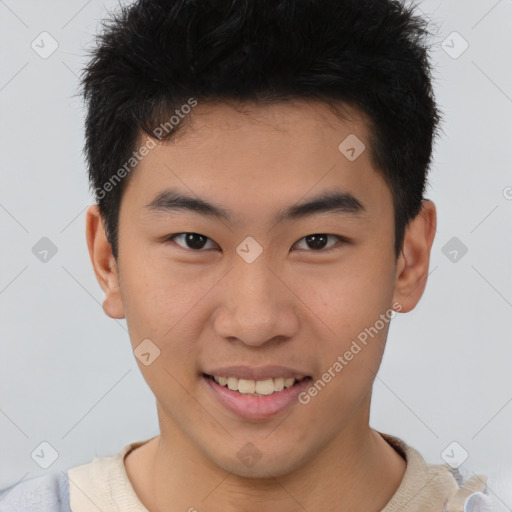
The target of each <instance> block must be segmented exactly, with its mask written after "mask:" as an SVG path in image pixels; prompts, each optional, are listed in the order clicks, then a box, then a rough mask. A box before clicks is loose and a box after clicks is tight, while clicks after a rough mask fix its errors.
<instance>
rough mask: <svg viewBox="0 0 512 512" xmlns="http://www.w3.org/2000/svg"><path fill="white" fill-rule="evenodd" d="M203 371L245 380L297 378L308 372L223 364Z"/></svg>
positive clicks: (282, 367) (283, 368)
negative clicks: (220, 366)
mask: <svg viewBox="0 0 512 512" xmlns="http://www.w3.org/2000/svg"><path fill="white" fill-rule="evenodd" d="M204 373H206V374H207V375H212V376H217V377H237V378H238V379H246V380H266V379H273V378H276V377H284V378H285V379H287V378H294V379H297V380H300V379H302V378H303V377H307V376H308V374H307V373H305V372H302V371H300V370H296V369H293V368H289V367H286V366H276V365H273V366H261V367H258V368H256V367H249V366H238V365H237V366H223V367H222V368H212V369H210V370H206V371H205V372H204Z"/></svg>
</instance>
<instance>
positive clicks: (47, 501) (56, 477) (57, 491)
mask: <svg viewBox="0 0 512 512" xmlns="http://www.w3.org/2000/svg"><path fill="white" fill-rule="evenodd" d="M0 512H71V508H70V506H69V480H68V475H67V473H65V472H64V471H60V472H59V473H51V474H48V475H43V476H38V477H35V478H31V479H29V480H25V481H24V482H21V483H19V484H15V485H11V486H10V487H7V488H5V489H2V490H0Z"/></svg>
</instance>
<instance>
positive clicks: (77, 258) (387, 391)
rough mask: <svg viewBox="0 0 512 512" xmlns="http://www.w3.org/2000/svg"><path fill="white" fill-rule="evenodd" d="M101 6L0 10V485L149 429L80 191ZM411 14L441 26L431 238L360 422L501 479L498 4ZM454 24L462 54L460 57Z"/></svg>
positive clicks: (506, 214)
mask: <svg viewBox="0 0 512 512" xmlns="http://www.w3.org/2000/svg"><path fill="white" fill-rule="evenodd" d="M115 5H116V2H113V1H109V2H106V3H102V2H101V1H99V0H90V1H89V2H84V1H82V0H80V1H76V0H73V1H69V0H68V1H64V0H62V1H56V0H53V1H40V0H30V1H29V0H18V1H15V0H1V1H0V56H1V65H0V112H1V113H0V119H1V121H0V144H1V148H0V149H1V152H0V176H1V188H0V226H1V233H2V246H1V255H2V256H1V266H0V337H1V356H0V488H2V487H5V486H8V485H11V484H13V483H15V482H18V481H19V480H21V479H28V478H32V477H34V476H37V475H39V474H43V473H44V472H45V471H46V472H50V471H58V470H65V469H67V468H69V467H72V466H74V465H78V464H82V463H85V462H89V461H90V460H91V459H92V457H93V456H95V455H98V456H102V455H112V454H114V453H116V452H117V451H118V450H119V449H120V448H121V447H122V446H123V445H124V444H126V443H128V442H131V441H135V440H139V439H145V438H148V437H151V436H153V435H156V434H157V433H158V425H157V416H156V411H155V403H154V398H153V395H152V394H151V392H150V390H149V388H148V387H147V385H146V383H145V381H144V380H143V379H142V376H141V374H140V372H139V369H138V367H137V364H136V360H135V357H134V355H133V353H132V351H131V347H130V343H129V339H128V333H127V330H126V323H125V321H124V320H123V321H114V320H112V319H109V318H108V317H107V316H106V315H105V314H104V313H103V310H102V308H101V302H102V299H103V294H102V292H101V289H100V287H99V285H98V284H97V282H96V279H95V277H94V274H93V271H92V267H91V264H90V260H89V255H88V252H87V246H86V242H85V231H84V228H85V209H86V207H87V206H88V205H89V204H91V203H92V202H93V198H92V196H91V195H90V194H89V191H88V183H87V177H86V171H85V166H84V160H83V156H82V153H81V151H82V145H83V109H82V103H81V100H80V98H78V97H77V96H76V93H77V73H78V71H79V69H80V68H81V66H82V65H83V64H84V62H85V59H86V57H85V53H84V48H85V47H86V46H87V45H89V44H90V42H91V40H92V37H93V35H94V33H95V32H96V30H97V22H98V20H99V19H100V18H102V17H103V16H104V14H105V12H106V9H107V8H112V7H113V6H115ZM420 11H422V12H424V13H426V14H427V15H428V16H429V17H431V19H432V20H433V22H434V23H435V24H436V25H437V26H438V27H439V31H438V32H437V35H436V37H435V42H436V44H435V48H434V52H433V54H432V57H433V62H434V65H435V66H436V82H435V90H436V97H437V100H438V103H439V106H440V108H441V109H442V110H443V112H444V116H445V121H444V124H443V129H444V134H442V136H441V138H440V139H438V141H437V145H436V151H435V154H434V158H435V161H434V165H433V169H432V173H431V177H430V183H431V187H430V189H429V192H428V197H429V198H431V199H432V200H434V201H435V203H436V204H437V208H438V230H437V234H436V239H435V243H434V246H433V251H432V260H431V275H430V278H429V282H428V285H427V288H426V291H425V294H424V296H423V298H422V300H421V302H420V304H419V305H418V307H417V308H416V309H415V310H414V311H413V312H410V313H408V314H399V315H398V316H397V317H396V318H395V320H394V321H393V324H392V327H391V329H390V335H389V338H388V345H387V349H386V353H385V356H384V360H383V363H382V366H381V370H380V372H379V374H378V377H377V379H376V382H375V387H374V398H373V407H372V417H371V424H372V426H373V427H374V428H376V429H377V430H380V431H383V432H388V433H392V434H394V435H397V436H399V437H402V438H403V439H405V440H406V441H407V442H408V443H410V444H412V445H413V446H414V447H416V448H417V449H418V450H419V451H420V452H421V453H422V455H423V456H424V457H425V458H426V459H427V460H428V461H429V462H432V463H443V459H442V458H441V454H442V452H443V450H445V448H446V447H447V446H448V445H449V444H450V443H452V442H453V441H456V442H458V443H459V444H460V445H461V446H462V447H463V448H464V449H465V450H466V451H467V452H468V453H469V458H468V459H467V460H466V461H465V462H464V464H463V466H462V467H463V468H465V469H466V470H467V471H468V472H469V473H471V472H473V471H474V472H476V473H486V472H487V473H489V472H495V471H496V470H497V469H499V468H501V469H506V470H511V469H512V442H511V441H510V434H511V432H512V403H511V401H512V376H511V375H512V373H511V371H510V367H511V362H512V343H511V341H512V340H511V327H512V270H511V255H512V242H511V235H512V172H511V151H510V148H511V142H510V138H511V135H512V127H511V117H512V71H511V57H510V54H511V49H512V35H511V34H512V1H510V0H501V1H496V0H485V1H484V0H479V1H476V0H473V1H468V0H450V1H441V0H435V1H434V0H428V1H423V2H421V3H420ZM420 11H419V12H420ZM43 31H47V32H48V33H50V34H51V36H52V37H53V38H54V39H55V40H56V41H57V42H58V45H59V46H58V49H57V50H56V51H55V52H54V53H53V54H52V55H51V56H49V57H48V58H46V59H43V58H41V57H40V56H39V55H38V54H37V53H36V52H35V51H34V50H33V49H32V48H31V43H32V41H33V40H34V39H36V42H37V40H38V39H37V37H38V36H39V34H40V33H41V32H43ZM454 31H456V32H458V34H460V37H462V38H464V40H466V41H467V42H468V44H469V48H468V49H467V50H466V51H465V52H464V53H462V54H461V55H460V56H458V58H453V55H454V54H456V53H459V52H460V50H461V49H462V48H463V47H462V46H461V44H462V40H460V37H459V36H457V35H455V36H454V35H453V34H452V33H453V32H454ZM45 47H46V48H47V49H48V48H49V46H45ZM445 47H446V50H445V49H444V48H445ZM449 47H452V48H449ZM447 52H452V56H450V55H449V54H448V53H447ZM507 187H508V188H507ZM42 237H48V238H49V239H50V240H51V241H52V242H53V243H54V244H55V245H56V246H57V248H58V252H57V253H56V255H55V256H54V257H53V258H51V259H50V260H49V261H48V262H46V263H42V262H41V261H39V259H37V258H36V256H35V255H34V254H33V253H32V247H33V246H34V245H35V244H36V243H37V242H38V241H39V240H40V239H41V238H42ZM452 237H457V238H458V239H459V240H460V241H461V242H462V243H463V244H464V245H465V246H466V247H467V248H468V252H467V254H465V255H464V256H463V257H461V258H460V259H459V260H458V261H457V262H453V261H451V260H450V259H449V258H448V257H447V256H446V255H445V254H444V253H443V247H445V245H446V244H447V243H448V242H449V241H450V240H451V239H452ZM448 247H450V246H448ZM445 252H447V251H446V250H445ZM459 254H460V253H459ZM43 441H46V442H48V443H50V445H52V446H53V447H54V448H55V449H56V451H57V452H58V454H59V457H58V458H57V460H56V461H55V462H54V463H53V465H51V466H50V467H49V468H48V469H46V470H44V469H42V468H41V467H39V466H38V465H37V464H36V463H35V462H34V460H33V459H32V457H31V453H32V452H33V451H34V450H36V448H37V449H38V450H39V451H40V448H38V447H39V445H40V443H41V442H43ZM457 450H459V452H457ZM455 452H456V453H455V456H460V448H456V451H455ZM509 474H512V473H509ZM508 505H509V506H512V501H510V502H508Z"/></svg>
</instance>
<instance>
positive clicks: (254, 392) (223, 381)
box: [203, 373, 311, 397]
mask: <svg viewBox="0 0 512 512" xmlns="http://www.w3.org/2000/svg"><path fill="white" fill-rule="evenodd" d="M203 377H205V378H207V379H211V380H213V381H214V382H216V383H217V384H218V385H219V386H222V387H225V388H228V389H229V390H231V391H234V392H237V393H239V394H241V395H245V396H255V397H264V396H269V395H273V394H275V393H280V392H281V391H283V390H285V389H289V388H291V387H293V386H296V385H298V384H299V383H301V382H302V381H304V380H308V379H311V377H309V376H305V377H302V378H299V379H295V378H293V377H274V378H270V379H265V380H251V379H239V378H238V377H226V376H222V375H208V374H207V373H203Z"/></svg>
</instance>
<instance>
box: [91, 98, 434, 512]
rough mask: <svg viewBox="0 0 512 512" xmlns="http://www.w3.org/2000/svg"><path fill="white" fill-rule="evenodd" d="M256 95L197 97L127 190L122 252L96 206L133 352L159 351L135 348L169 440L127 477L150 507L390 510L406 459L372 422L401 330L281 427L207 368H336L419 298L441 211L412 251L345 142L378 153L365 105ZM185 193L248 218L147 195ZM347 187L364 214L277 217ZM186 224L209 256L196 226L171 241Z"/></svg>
mask: <svg viewBox="0 0 512 512" xmlns="http://www.w3.org/2000/svg"><path fill="white" fill-rule="evenodd" d="M242 106H243V107H244V108H243V109H242V108H238V109H234V108H233V107H232V106H230V105H227V104H213V103H210V104H201V103H199V105H198V106H197V107H195V109H194V110H193V112H192V114H190V118H189V119H188V120H187V121H188V122H190V124H188V126H187V127H186V129H185V130H184V131H183V132H180V133H179V136H178V137H176V139H175V140H173V141H172V142H169V143H166V144H164V143H159V144H158V145H157V146H156V147H155V148H154V149H152V150H151V151H150V152H149V154H148V155H147V156H145V157H144V158H143V160H142V161H141V162H140V163H139V164H138V166H137V168H136V169H135V170H134V171H133V174H132V175H131V176H130V180H129V182H128V183H127V187H126V189H125V191H124V193H123V198H122V201H121V208H120V220H119V259H118V262H117V263H116V261H115V260H114V258H113V256H112V253H111V248H110V245H109V244H108V242H107V240H106V238H105V232H104V228H103V222H102V219H101V217H100V215H99V212H98V208H97V206H96V205H93V206H91V207H89V209H88V210H87V221H86V229H87V243H88V247H89V253H90V257H91V261H92V264H93V267H94V271H95V274H96V277H97V279H98V282H99V284H100V286H101V288H102V289H103V291H104V293H105V299H104V303H103V308H104V311H105V313H106V314H107V315H108V316H110V317H112V318H123V317H125V318H126V321H127V325H128V329H129V333H130V339H131V344H132V348H133V349H135V348H136V347H137V346H138V345H139V344H140V343H141V341H142V340H144V339H146V338H149V339H151V340H152V342H153V343H154V344H155V345H156V346H158V348H159V349H160V351H161V354H160V357H158V358H157V359H155V360H154V362H152V363H151V364H150V365H149V366H145V365H143V364H142V363H141V362H140V361H139V360H138V359H137V362H138V364H139V368H140V370H141V372H142V374H143V376H144V379H145V380H146V382H147V383H148V385H149V387H150V388H151V390H152V391H153V393H154V395H155V397H156V403H157V410H158V417H159V425H160V435H159V436H157V437H155V438H153V439H151V440H150V441H149V442H147V443H146V444H144V445H142V446H141V447H139V448H137V449H136V450H134V451H132V452H131V453H130V454H129V455H128V456H127V457H126V458H125V467H126V470H127V474H128V477H129V479H130V481H131V483H132V485H133V487H134V490H135V492H136V493H137V495H138V496H139V498H140V500H141V501H142V503H143V504H144V505H145V506H146V508H148V510H150V511H151V512H159V511H164V510H165V511H183V510H190V509H191V507H194V509H196V510H199V511H200V512H201V511H208V512H220V511H224V512H226V511H227V512H230V511H235V510H236V511H240V510H243V511H245V512H251V511H260V510H266V511H269V512H273V511H277V510H279V512H292V511H296V510H303V509H305V510H334V511H342V510H343V511H344V512H350V511H354V512H355V511H356V510H357V511H360V510H366V511H368V512H371V511H375V512H377V511H380V510H381V509H382V508H384V506H385V505H386V504H387V503H388V501H389V500H390V499H391V497H392V496H393V494H394V493H395V492H396V490H397V488H398V487H399V485H400V483H401V480H402V478H403V475H404V472H405V468H406V463H405V461H404V459H403V458H402V457H401V456H400V455H399V454H398V453H397V452H396V451H395V450H394V449H393V448H392V447H391V446H390V445H389V444H388V443H387V442H386V441H385V440H384V439H383V438H382V436H380V434H378V433H377V432H376V431H375V430H373V429H372V428H371V427H370V426H369V413H370V401H371V391H372V385H373V382H374V379H375V374H376V373H377V371H378V368H379V366H380V363H381V359H382V355H383V351H384V347H385V343H386V337H387V333H388V327H389V323H386V324H385V327H384V328H382V329H381V330H380V331H379V332H378V335H376V336H374V337H373V338H370V341H369V342H368V344H367V345H366V346H365V347H364V348H363V349H362V350H361V351H360V352H359V353H358V354H357V356H355V357H354V358H353V359H352V360H351V361H350V362H349V364H347V365H346V366H345V367H344V368H343V370H342V371H341V372H339V374H337V375H336V377H335V378H333V379H332V380H331V382H329V383H328V385H326V386H325V388H324V389H322V390H321V391H320V392H319V393H318V394H317V395H316V396H315V397H313V398H311V400H310V402H309V403H308V404H307V405H302V404H300V403H294V404H293V405H292V406H291V407H290V408H288V409H287V410H286V411H284V412H283V413H282V414H278V415H276V416H275V417H272V418H271V419H268V420H262V421H248V420H243V419H241V418H240V417H238V416H236V415H234V414H232V413H231V412H230V411H228V410H226V409H225V408H224V406H223V405H221V404H220V403H219V402H218V401H217V400H216V399H215V398H213V397H212V395H211V394H210V391H209V390H208V389H207V388H206V387H205V386H204V382H203V380H202V378H201V374H202V372H203V371H205V368H212V367H215V366H223V365H236V364H245V365H248V366H255V367H261V366H264V365H266V364H281V365H286V366H291V367H293V368H297V369H299V370H301V371H303V372H304V373H306V374H308V375H311V376H312V377H313V380H314V381H316V380H317V379H319V378H321V376H322V374H323V373H324V372H326V371H327V369H328V368H329V367H332V365H333V363H334V362H335V361H336V360H337V357H338V356H339V355H342V354H344V353H345V352H346V351H347V350H348V349H349V347H350V345H351V343H352V341H353V340H354V339H356V337H357V335H358V334H359V333H361V332H362V331H364V330H365V328H368V327H370V326H373V325H374V324H375V322H376V321H377V320H378V319H379V317H380V316H379V315H381V314H383V313H386V312H387V311H390V310H391V309H392V307H393V304H395V307H396V305H397V304H398V305H399V307H398V309H399V310H400V311H401V312H402V313H403V312H407V311H410V310H412V309H413V308H414V307H415V306H416V304H417V303H418V301H419V300H420V298H421V296H422V294H423V291H424V288H425V284H426V279H427V275H428V266H429V258H430V250H431V246H432V243H433V239H434V234H435V228H436V209H435V205H434V203H432V202H431V201H429V200H424V201H423V208H422V211H421V212H420V214H419V215H418V216H417V217H416V218H415V219H413V220H412V221H411V222H410V223H409V225H408V227H407V230H406V234H405V240H404V245H403V248H402V251H401V254H400V255H399V257H398V259H396V258H395V255H394V251H393V244H394V221H393V203H392V195H391V192H390V189H389V188H388V187H387V185H386V183H385V182H384V180H383V179H382V177H381V176H380V174H378V173H377V172H376V171H375V170H374V169H373V167H372V165H371V162H370V159H369V151H368V149H367V150H366V151H364V152H363V153H362V154H361V155H360V156H359V157H358V158H357V159H356V160H355V161H353V162H352V161H349V160H348V159H347V158H346V157H345V156H344V155H343V154H342V153H341V152H340V151H339V150H338V145H339V144H340V143H341V142H342V141H343V140H344V139H345V138H346V137H347V136H348V135H349V134H356V135H357V136H358V138H359V139H361V140H362V141H363V142H364V143H365V144H366V147H367V148H368V147H369V143H368V137H367V131H366V124H365V120H364V118H363V117H362V116H361V115H359V114H358V112H357V111H355V110H351V109H348V107H347V110H346V111H347V112H349V113H351V116H352V120H351V121H350V122H349V121H347V120H342V119H340V118H339V117H338V116H336V115H335V114H334V113H333V112H332V111H331V110H330V109H329V108H328V107H327V106H326V105H324V104H322V103H319V102H315V101H305V100H297V101H294V102H293V103H279V104H274V105H272V106H269V105H267V106H263V105H257V104H248V103H246V104H243V105H240V107H242ZM242 110H243V111H242ZM141 140H142V139H141ZM169 187H173V188H176V189H179V190H180V191H181V192H184V193H187V194H190V195H193V196H198V197H201V198H203V199H205V200H207V201H209V202H212V203H215V204H217V205H221V206H223V207H225V208H229V209H230V210H231V211H232V212H233V213H234V215H235V218H234V221H233V222H226V221H224V220H222V221H221V220H219V219H215V218H209V217H205V216H201V215H200V214H198V213H192V212H186V211H180V212H173V213H167V214H166V213H160V214H158V215H155V214H152V215H151V214H149V213H148V212H147V211H146V210H145V205H146V204H148V203H149V202H150V201H151V200H152V199H153V198H154V197H155V196H156V195H157V194H158V193H159V192H160V191H162V190H164V189H166V188H169ZM333 189H339V190H342V191H349V192H350V193H352V194H353V195H354V196H355V197H356V198H357V199H358V200H359V201H360V202H362V203H363V205H364V206H365V208H366V211H365V213H362V214H358V215H352V216H351V215H339V214H333V213H322V214H317V215H312V216H310V217H307V218H302V219H299V220H288V221H285V222H283V223H281V224H274V223H273V221H272V218H273V216H274V215H275V213H276V212H277V211H278V210H280V209H283V208H285V207H288V206H289V205H292V204H295V203H298V202H300V201H305V200H306V199H308V198H310V197H312V196H313V195H316V194H317V193H320V192H324V191H331V190H333ZM177 233H199V234H202V235H204V236H205V237H208V240H209V241H208V242H207V245H206V246H205V248H204V249H200V250H198V249H194V248H193V247H192V248H190V246H188V245H187V244H186V241H185V239H184V238H183V237H178V239H176V238H175V239H174V243H172V242H171V241H167V242H164V241H163V240H164V238H165V237H168V236H170V235H173V234H177ZM319 233H321V234H323V233H326V234H330V235H334V236H333V237H330V238H329V241H328V242H327V246H328V247H326V248H324V249H322V248H320V249H317V250H315V246H314V245H312V244H308V243H306V241H305V239H304V237H307V236H309V235H312V234H319ZM336 235H337V236H341V237H345V238H346V239H347V241H346V242H345V243H341V242H338V240H337V239H336ZM247 236H252V237H253V238H254V239H256V240H257V242H258V243H259V244H260V245H261V247H262V248H263V252H262V253H261V255H260V256H259V257H258V258H257V259H256V260H255V261H254V262H252V263H250V264H249V263H247V262H246V261H245V260H244V259H242V258H241V257H240V256H239V255H238V254H237V252H236V248H237V246H238V245H239V244H240V243H241V242H242V241H243V240H244V239H245V238H246V237H247ZM334 246H336V248H335V249H333V250H331V251H329V252H326V251H327V249H329V248H330V247H334ZM322 251H324V252H322ZM248 442H251V443H252V444H253V445H255V447H256V448H257V450H258V451H259V453H260V454H261V458H260V460H259V461H258V462H257V463H256V464H254V465H253V466H252V467H247V466H246V465H245V464H244V463H243V462H242V461H241V460H240V459H239V458H238V457H237V453H238V451H239V450H240V449H241V448H242V447H243V446H244V445H245V444H246V443H248ZM192 510H193V509H192Z"/></svg>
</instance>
